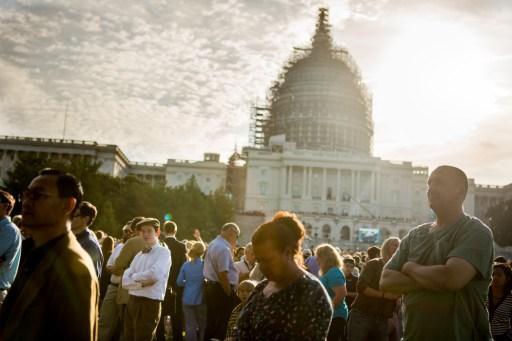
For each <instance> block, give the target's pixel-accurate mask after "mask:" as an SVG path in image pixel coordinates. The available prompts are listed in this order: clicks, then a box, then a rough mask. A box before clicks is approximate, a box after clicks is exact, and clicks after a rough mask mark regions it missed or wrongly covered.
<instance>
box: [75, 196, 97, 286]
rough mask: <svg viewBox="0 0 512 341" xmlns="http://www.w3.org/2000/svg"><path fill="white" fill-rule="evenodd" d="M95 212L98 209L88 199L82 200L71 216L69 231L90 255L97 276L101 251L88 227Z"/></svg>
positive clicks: (92, 220) (94, 216)
mask: <svg viewBox="0 0 512 341" xmlns="http://www.w3.org/2000/svg"><path fill="white" fill-rule="evenodd" d="M97 214H98V210H97V209H96V207H95V206H94V205H93V204H91V203H90V202H88V201H82V203H81V204H80V206H79V207H78V209H77V210H76V212H75V215H74V216H73V220H71V231H73V233H74V234H75V236H76V240H78V242H79V243H80V245H81V246H82V247H83V248H84V250H85V251H87V253H88V254H89V256H91V259H92V262H93V263H94V268H95V270H96V275H97V276H98V278H99V277H100V276H101V269H102V267H103V252H102V251H101V247H100V243H99V242H98V239H97V238H96V235H95V234H94V233H93V232H92V231H91V230H90V229H89V226H91V225H92V223H93V222H94V219H95V218H96V215H97Z"/></svg>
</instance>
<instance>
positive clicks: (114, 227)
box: [6, 153, 235, 240]
mask: <svg viewBox="0 0 512 341" xmlns="http://www.w3.org/2000/svg"><path fill="white" fill-rule="evenodd" d="M100 166H101V164H100V163H98V162H94V161H91V160H86V159H76V158H71V159H69V160H58V161H55V160H52V159H47V158H44V157H38V156H36V155H35V154H30V153H29V154H22V155H20V156H19V159H18V160H17V161H16V163H15V165H14V169H13V170H12V171H11V172H9V173H8V179H7V181H6V185H7V190H8V191H10V192H11V193H13V194H15V195H18V194H19V193H21V191H22V190H23V189H25V188H26V187H27V186H28V185H29V184H30V181H31V180H32V179H33V178H34V177H35V176H37V173H38V172H39V170H41V169H43V168H46V167H52V168H58V169H61V170H63V171H66V172H69V173H71V174H73V175H75V176H76V177H77V179H78V180H80V182H81V183H82V187H83V189H84V200H87V201H89V202H91V203H92V204H93V205H95V206H96V207H97V208H98V217H97V218H96V221H95V222H94V224H93V226H92V228H93V229H95V228H99V229H102V230H103V231H105V232H107V233H108V234H109V235H113V236H117V237H120V236H121V228H122V226H123V225H124V224H125V223H126V222H127V221H128V220H131V219H132V218H133V217H135V216H144V217H154V218H157V219H159V220H160V221H163V219H164V216H165V214H167V213H170V214H171V215H172V217H173V220H174V221H175V222H176V224H177V225H178V227H179V228H178V235H179V236H180V238H187V239H192V234H193V231H194V229H196V228H198V229H200V230H201V231H202V233H203V237H204V238H205V239H206V240H209V239H211V238H213V237H214V236H215V235H216V234H217V232H218V230H219V228H220V226H222V225H223V224H224V223H226V222H228V221H231V220H232V219H233V217H234V212H235V210H234V205H233V202H232V200H231V199H230V197H229V196H228V195H227V194H226V193H225V192H224V191H223V190H217V191H215V192H214V193H211V194H209V195H205V194H204V193H202V192H201V189H200V188H199V186H198V184H197V182H196V179H195V178H194V177H192V178H191V179H189V180H188V181H187V182H186V183H185V184H184V185H182V186H178V187H175V188H169V187H165V186H163V185H156V186H151V185H149V184H147V183H145V182H143V181H141V180H139V179H138V178H136V177H134V176H126V177H124V178H114V177H112V176H110V175H107V174H102V173H100V172H99V167H100ZM19 211H20V207H19V206H18V210H17V211H16V212H19Z"/></svg>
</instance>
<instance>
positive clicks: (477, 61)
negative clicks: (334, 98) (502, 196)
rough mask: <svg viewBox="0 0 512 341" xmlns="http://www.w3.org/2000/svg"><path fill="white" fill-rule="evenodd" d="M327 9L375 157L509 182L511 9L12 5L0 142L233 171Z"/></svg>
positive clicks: (247, 3)
mask: <svg viewBox="0 0 512 341" xmlns="http://www.w3.org/2000/svg"><path fill="white" fill-rule="evenodd" d="M319 7H328V8H329V10H330V22H331V25H332V29H331V31H332V36H333V40H334V42H335V44H336V45H339V46H344V47H346V48H347V49H348V50H349V51H350V53H351V54H352V56H353V57H354V58H355V60H356V62H357V63H358V65H359V67H360V69H361V71H362V76H363V79H364V81H365V82H366V84H367V85H368V87H369V89H370V91H371V93H372V94H373V118H374V128H375V134H374V139H373V154H374V155H375V156H378V157H380V158H382V159H386V160H402V161H412V162H413V164H415V165H420V166H428V167H430V169H433V168H434V167H436V166H437V165H441V164H451V165H456V166H459V167H461V168H462V169H464V170H465V171H466V173H467V174H468V176H469V177H471V178H475V180H476V182H477V183H480V184H492V185H504V184H508V183H512V174H511V172H510V170H512V148H510V145H511V143H512V134H511V133H510V130H511V128H512V1H509V0H489V1H479V0H464V1H462V0H430V1H423V0H380V1H379V0H359V1H356V0H346V1H340V0H336V1H335V0H324V1H321V0H257V1H254V0H215V1H207V0H188V1H185V0H181V1H180V0H168V1H165V0H145V1H133V0H109V1H85V0H82V1H74V0H72V1H70V0H46V1H42V0H40V1H35V0H17V1H14V0H3V1H1V2H0V135H19V136H30V137H48V138H62V137H63V136H64V137H65V138H67V139H77V140H89V141H97V142H98V143H104V144H117V145H118V146H120V148H121V149H122V150H123V152H124V153H125V154H126V155H127V156H128V158H129V159H130V160H131V161H146V162H157V163H165V162H166V161H167V159H168V158H173V159H190V160H200V159H202V155H203V153H205V152H218V153H220V154H221V158H222V159H223V160H226V159H227V157H228V155H229V154H230V153H231V152H232V151H233V149H234V147H235V145H237V146H238V147H239V148H240V147H242V146H244V145H247V143H248V127H249V115H250V108H251V106H252V105H254V104H255V103H262V102H263V101H264V99H265V94H266V91H267V90H268V88H269V86H270V85H271V83H272V82H273V81H274V80H275V79H276V78H277V75H278V74H279V73H280V72H281V70H282V67H283V65H284V64H285V63H286V61H287V59H288V58H289V57H290V56H291V55H292V50H293V47H294V46H299V47H305V46H308V44H309V43H310V39H311V37H312V34H313V32H314V28H315V22H316V16H317V10H318V8H319ZM66 113H67V115H66ZM65 116H67V119H65ZM65 121H66V124H64V122H65ZM64 126H65V129H64Z"/></svg>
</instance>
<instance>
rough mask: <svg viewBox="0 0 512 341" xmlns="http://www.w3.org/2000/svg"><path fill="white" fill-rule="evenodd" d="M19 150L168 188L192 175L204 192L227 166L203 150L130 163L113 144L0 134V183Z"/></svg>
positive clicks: (222, 178)
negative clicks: (91, 164)
mask: <svg viewBox="0 0 512 341" xmlns="http://www.w3.org/2000/svg"><path fill="white" fill-rule="evenodd" d="M21 153H33V154H35V155H37V156H42V157H46V158H50V159H55V160H71V159H77V158H78V159H79V158H84V159H89V160H91V161H99V162H101V167H100V169H99V171H100V172H101V173H104V174H108V175H111V176H114V177H123V176H126V175H134V176H136V177H137V178H139V179H140V180H143V181H145V182H148V183H150V184H152V185H158V184H165V185H166V186H169V187H176V186H180V185H183V184H184V183H185V182H187V180H188V179H190V178H191V177H192V176H194V177H195V178H196V181H197V183H198V185H199V188H200V189H201V191H202V192H203V193H205V194H208V193H210V192H213V191H215V190H216V189H218V188H224V186H225V183H226V168H227V165H226V164H224V163H221V162H220V161H219V155H218V154H214V153H206V154H205V156H204V160H203V161H189V160H186V161H177V160H172V159H169V160H168V161H167V163H166V164H156V163H144V162H130V161H129V160H128V158H127V157H126V156H125V155H124V153H123V152H122V151H121V149H119V147H118V146H116V145H105V144H98V143H97V142H91V141H77V140H61V139H46V138H31V137H17V136H2V137H0V184H1V183H2V180H3V179H6V178H7V174H8V172H9V171H10V170H12V169H13V167H14V164H15V162H16V160H17V159H18V156H19V155H20V154H21Z"/></svg>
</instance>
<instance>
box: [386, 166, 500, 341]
mask: <svg viewBox="0 0 512 341" xmlns="http://www.w3.org/2000/svg"><path fill="white" fill-rule="evenodd" d="M467 191H468V180H467V177H466V175H465V174H464V172H463V171H462V170H460V169H458V168H456V167H452V166H441V167H438V168H436V169H435V170H434V171H433V172H432V174H431V175H430V177H429V179H428V192H427V196H428V201H429V204H430V207H431V208H432V210H433V211H434V212H435V214H436V221H434V222H431V223H427V224H423V225H420V226H418V227H416V228H414V229H412V230H411V231H410V232H409V234H408V235H407V236H406V237H405V238H404V239H403V240H402V242H401V243H400V247H399V249H398V251H397V252H396V253H395V255H394V256H393V257H392V258H391V260H390V261H389V262H388V263H387V264H386V266H385V269H384V271H383V273H382V276H381V279H380V288H381V290H384V291H389V292H394V293H398V294H404V295H405V296H404V304H405V316H404V321H405V330H404V338H403V340H404V341H411V340H414V341H423V340H425V341H426V340H436V341H441V340H454V341H457V340H460V341H463V340H492V338H491V334H490V331H489V330H490V328H489V320H488V313H487V310H486V308H485V304H484V299H485V297H486V295H487V292H488V287H489V284H490V283H491V274H492V262H493V257H494V247H493V237H492V233H491V231H490V229H489V228H488V227H487V226H486V225H485V224H483V223H482V222H481V221H480V220H478V219H477V218H474V217H470V216H468V215H466V214H465V213H464V209H463V202H464V199H465V197H466V194H467Z"/></svg>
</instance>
